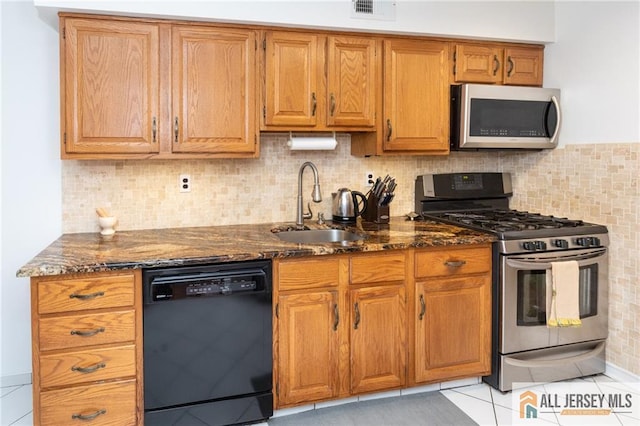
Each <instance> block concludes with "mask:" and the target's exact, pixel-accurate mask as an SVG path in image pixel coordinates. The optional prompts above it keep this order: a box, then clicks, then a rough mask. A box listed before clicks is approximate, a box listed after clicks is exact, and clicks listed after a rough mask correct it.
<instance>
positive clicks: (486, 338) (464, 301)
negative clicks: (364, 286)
mask: <svg viewBox="0 0 640 426" xmlns="http://www.w3.org/2000/svg"><path fill="white" fill-rule="evenodd" d="M415 299H416V310H415V312H416V314H417V318H416V356H415V360H416V362H415V375H416V377H415V381H416V383H420V382H427V381H436V380H443V379H444V380H447V379H452V378H455V377H468V376H471V375H486V374H488V373H489V372H490V369H491V344H490V342H491V280H490V277H489V274H484V275H477V276H473V275H471V276H466V277H460V278H442V279H433V280H432V281H421V282H416V298H415Z"/></svg>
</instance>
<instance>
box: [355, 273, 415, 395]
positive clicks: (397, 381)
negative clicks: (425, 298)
mask: <svg viewBox="0 0 640 426" xmlns="http://www.w3.org/2000/svg"><path fill="white" fill-rule="evenodd" d="M350 299H351V309H352V311H351V324H350V326H351V327H350V328H351V333H350V336H351V393H352V394H360V393H365V392H372V391H378V390H384V389H393V388H398V387H401V386H403V385H404V383H405V376H406V375H405V365H406V362H405V359H406V339H405V336H406V332H405V329H406V319H405V318H406V316H405V284H404V283H402V284H398V285H392V286H385V285H383V286H379V287H367V288H359V289H356V290H351V291H350Z"/></svg>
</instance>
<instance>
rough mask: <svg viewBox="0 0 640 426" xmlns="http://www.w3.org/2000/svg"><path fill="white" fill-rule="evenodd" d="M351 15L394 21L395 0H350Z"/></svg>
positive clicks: (353, 16)
mask: <svg viewBox="0 0 640 426" xmlns="http://www.w3.org/2000/svg"><path fill="white" fill-rule="evenodd" d="M351 5H352V7H351V17H352V18H358V19H374V20H382V21H395V19H396V2H395V1H392V0H351Z"/></svg>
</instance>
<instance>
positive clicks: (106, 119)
mask: <svg viewBox="0 0 640 426" xmlns="http://www.w3.org/2000/svg"><path fill="white" fill-rule="evenodd" d="M61 32H62V34H63V37H62V40H61V55H62V56H61V68H62V73H61V80H60V81H61V96H62V106H63V108H62V109H61V115H62V117H61V133H62V135H61V136H62V157H63V158H65V156H66V154H67V153H91V154H106V153H111V154H113V153H157V152H158V150H159V144H158V133H157V128H158V127H157V126H158V119H159V114H160V107H159V99H160V97H159V78H160V77H159V72H160V71H159V58H158V50H159V36H158V32H159V31H158V25H155V24H149V23H138V22H126V21H111V20H94V19H79V18H78V19H64V18H63V20H62V21H61Z"/></svg>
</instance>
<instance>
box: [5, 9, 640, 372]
mask: <svg viewBox="0 0 640 426" xmlns="http://www.w3.org/2000/svg"><path fill="white" fill-rule="evenodd" d="M35 3H36V4H44V3H46V4H48V5H52V4H61V3H62V2H59V1H53V0H51V1H45V0H37V1H36V2H35ZM65 3H67V4H69V7H72V6H74V5H75V7H77V6H78V4H79V3H78V2H65ZM87 3H88V2H84V3H83V5H84V4H87ZM165 3H166V4H165ZM165 3H157V4H156V5H155V6H153V7H154V8H155V7H160V6H162V10H165V11H167V10H169V8H173V9H174V10H175V13H176V15H179V16H182V15H180V11H182V10H187V11H188V14H189V16H190V17H193V16H194V14H196V13H197V12H198V11H200V10H203V11H208V12H207V13H209V14H210V15H211V14H214V12H215V13H222V9H220V7H219V4H218V7H213V6H211V5H207V4H206V3H200V4H198V5H196V4H195V3H188V4H185V3H183V2H165ZM292 3H295V2H289V7H287V8H282V7H281V5H282V3H276V2H269V3H267V2H261V7H260V8H253V7H250V8H247V7H246V4H245V5H244V7H243V8H242V11H240V10H235V9H234V10H235V12H234V13H235V14H236V15H238V14H240V13H244V14H246V16H247V18H246V20H251V19H254V20H255V19H263V20H264V19H267V18H270V19H273V20H274V22H280V21H276V20H277V19H280V20H284V19H288V21H289V22H293V23H295V24H297V25H303V24H313V23H314V24H316V25H320V26H328V25H329V24H330V23H331V22H333V20H332V19H330V17H331V15H333V14H334V12H335V11H336V10H337V9H333V8H328V9H326V10H325V9H322V13H320V11H318V15H319V16H320V15H321V16H323V19H322V20H320V21H321V22H319V21H318V19H319V18H316V17H315V14H309V13H308V12H309V9H306V10H304V12H303V11H301V10H303V9H305V8H307V7H311V6H310V5H307V3H309V2H300V3H305V5H304V6H302V5H298V6H296V7H297V8H293V6H292ZM418 3H419V2H406V1H402V0H399V1H398V8H397V23H396V25H397V28H396V29H398V28H402V26H403V22H404V21H406V22H407V27H411V28H412V30H413V31H416V32H417V29H420V30H422V31H421V32H432V33H441V32H446V31H449V29H450V28H453V29H457V30H458V31H461V29H463V28H462V27H464V28H466V32H467V33H476V34H477V35H478V36H483V37H490V36H493V37H496V38H505V39H523V40H524V39H532V40H551V39H553V38H554V36H553V33H554V30H553V28H552V29H551V30H548V28H547V27H546V24H543V23H542V22H538V21H539V20H540V18H542V17H546V19H545V20H544V21H545V23H548V22H554V17H553V8H552V9H551V13H549V9H548V8H549V7H550V6H549V5H550V4H551V5H552V6H551V7H553V3H552V2H544V1H542V2H535V3H536V5H537V6H536V7H540V9H537V8H535V11H536V12H534V10H533V9H532V8H534V5H533V4H532V3H525V2H514V4H510V3H505V2H497V3H487V2H474V3H476V4H475V5H473V6H465V8H466V7H468V8H467V9H465V11H466V13H467V17H468V19H471V18H469V16H470V11H474V12H477V11H478V8H480V5H484V6H482V7H481V10H483V11H484V12H483V13H482V14H480V13H479V12H478V13H477V16H483V17H485V16H484V15H486V14H487V13H489V12H492V13H490V14H493V12H496V11H497V10H499V9H501V8H502V9H504V10H507V11H509V13H511V14H516V13H517V12H518V11H521V15H519V16H520V19H514V22H517V23H518V25H517V27H515V25H511V21H509V22H506V23H504V25H502V26H500V25H498V26H496V25H492V23H491V21H485V20H484V19H477V20H476V19H473V21H472V22H469V21H468V20H467V21H466V24H465V25H460V24H459V22H458V21H457V18H458V17H459V15H456V16H452V15H451V13H450V12H451V11H452V10H453V9H451V8H452V7H454V6H446V5H445V4H444V3H441V2H428V4H426V5H422V6H421V7H422V8H423V9H421V13H416V14H410V13H406V11H407V10H410V9H403V8H405V7H407V8H408V7H413V8H418V7H419V6H418ZM103 4H104V2H103ZM114 4H115V2H114ZM133 4H136V5H137V7H143V6H142V5H139V4H137V3H135V2H118V3H117V5H118V6H117V7H119V8H121V10H129V9H130V8H131V7H133V6H132V5H133ZM460 5H461V4H459V5H458V6H460ZM516 6H517V7H516ZM1 7H2V13H1V15H2V16H1V23H2V53H1V55H2V141H1V143H0V154H1V158H2V197H1V203H2V204H1V205H2V219H1V220H2V228H1V229H0V237H1V239H2V263H1V268H2V269H1V273H2V281H1V282H0V292H1V293H0V301H1V303H0V309H1V312H0V322H1V324H2V325H1V330H2V331H1V333H2V335H1V336H0V346H1V351H0V354H1V355H0V356H2V358H1V359H0V377H2V378H3V380H6V378H7V377H11V376H17V375H21V374H25V373H29V372H30V371H31V351H30V346H31V342H30V321H29V311H30V304H29V289H28V280H27V279H18V278H15V271H16V270H17V269H18V268H19V267H20V266H22V264H24V263H25V262H26V261H28V260H29V259H30V258H32V257H33V256H35V255H36V254H37V253H38V252H39V251H40V250H42V249H43V248H44V247H45V246H47V245H48V244H49V243H51V242H52V241H53V240H55V239H56V238H57V237H58V236H59V235H60V233H61V223H62V217H61V202H60V199H61V192H62V188H61V177H60V173H61V172H60V169H61V161H60V160H59V154H58V143H59V142H58V139H59V138H58V132H59V123H58V122H59V97H58V96H59V95H58V87H59V86H58V34H57V25H56V24H55V13H53V12H55V10H54V9H50V8H43V9H41V10H40V11H38V10H37V9H36V8H35V7H34V6H33V3H32V2H30V1H29V2H18V3H16V2H5V1H3V2H2V3H1ZM556 7H557V8H558V14H557V17H556V18H555V21H556V23H557V28H558V32H559V35H558V43H557V44H552V45H549V46H548V47H547V59H546V61H545V62H546V66H545V73H546V75H545V84H546V85H547V86H558V87H561V88H562V89H563V105H564V110H565V117H566V122H565V128H564V129H563V133H562V135H561V140H563V141H567V142H566V143H585V142H587V143H588V142H607V141H614V142H620V141H631V142H638V140H639V139H640V138H639V136H638V128H637V125H638V106H637V101H638V93H637V92H638V81H637V79H638V76H639V75H640V73H639V72H638V61H639V57H640V52H639V51H638V26H639V25H638V9H637V8H638V6H637V2H633V3H629V2H627V3H611V2H602V3H591V2H575V3H574V2H567V3H565V2H564V1H563V2H561V3H557V4H556ZM177 9H179V10H177ZM438 9H446V10H447V11H448V12H449V14H448V15H447V14H444V15H445V16H446V19H445V18H442V19H438V15H437V14H435V13H431V12H433V11H435V10H438ZM427 12H429V13H427ZM240 16H241V17H242V16H244V15H240ZM530 16H533V17H535V19H534V22H535V23H537V24H540V27H539V29H542V30H543V31H540V32H535V31H533V29H535V28H531V27H533V26H529V25H527V19H528V18H529V17H530ZM461 22H465V21H461ZM487 22H489V23H487ZM585 24H587V25H585ZM605 24H607V25H606V27H605ZM342 25H346V23H344V22H343V23H342ZM380 25H383V24H380ZM498 27H499V28H498ZM380 28H382V27H380ZM526 28H529V29H528V30H527V31H525V29H526ZM497 31H500V34H498V33H496V32H497ZM508 32H512V36H511V37H510V36H509V34H508ZM534 32H535V34H534ZM594 33H595V34H597V38H596V39H593V38H592V36H591V34H594ZM447 34H451V33H447ZM583 38H586V39H588V40H589V41H590V43H583V42H582V40H583ZM622 50H623V51H622ZM614 54H615V56H614ZM601 84H604V85H606V86H607V87H610V88H612V89H609V88H607V89H604V90H602V89H601V88H600V85H601ZM634 90H635V92H634ZM596 95H597V96H596ZM595 98H597V99H600V101H601V102H602V103H601V105H604V106H603V107H600V110H599V111H598V112H596V113H594V112H593V109H592V108H594V107H593V103H592V102H591V100H592V99H595ZM585 100H588V101H589V102H588V103H587V102H585ZM634 108H635V109H634ZM634 114H635V116H634ZM582 123H589V128H588V131H583V130H582ZM594 123H596V125H594ZM634 123H635V127H634ZM561 143H562V142H561Z"/></svg>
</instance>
